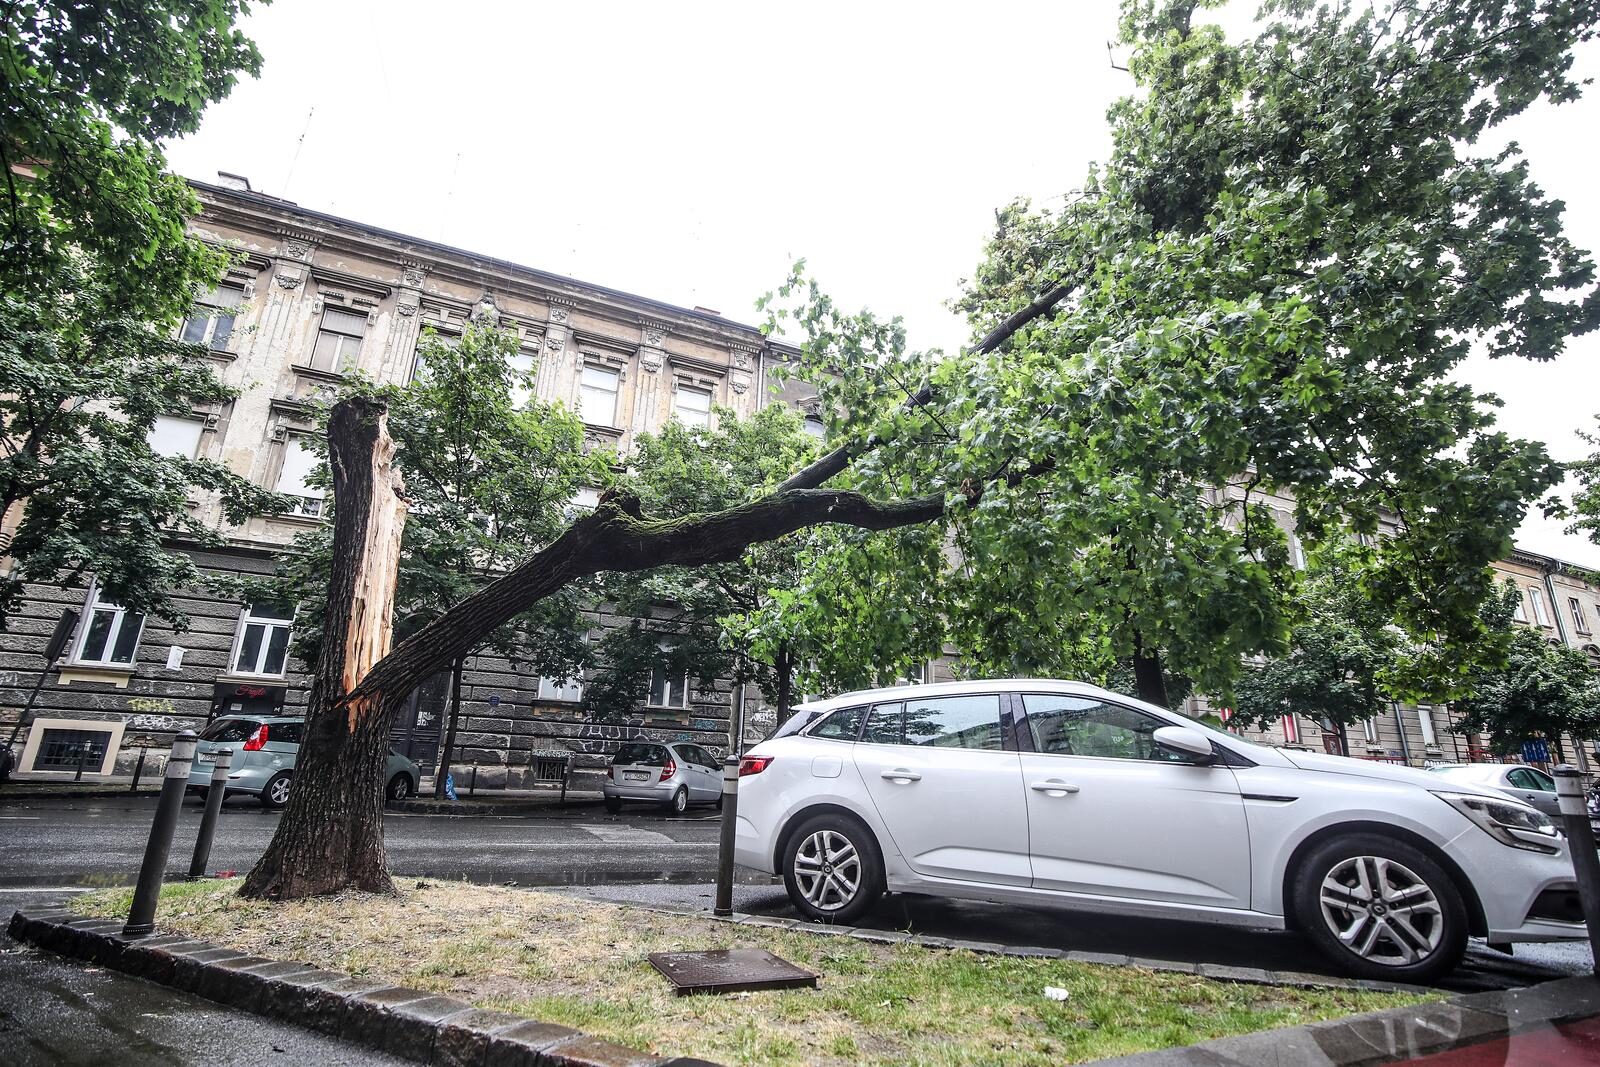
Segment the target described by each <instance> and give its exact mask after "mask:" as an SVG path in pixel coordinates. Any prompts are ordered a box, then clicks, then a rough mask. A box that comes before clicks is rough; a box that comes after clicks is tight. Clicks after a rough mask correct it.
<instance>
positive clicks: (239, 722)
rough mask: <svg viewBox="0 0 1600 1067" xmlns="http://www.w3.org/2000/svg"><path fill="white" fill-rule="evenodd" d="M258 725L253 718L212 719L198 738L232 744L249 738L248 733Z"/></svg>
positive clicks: (254, 730)
mask: <svg viewBox="0 0 1600 1067" xmlns="http://www.w3.org/2000/svg"><path fill="white" fill-rule="evenodd" d="M260 726H261V724H260V723H259V722H257V721H255V720H254V719H214V720H212V722H211V725H209V726H207V727H206V728H205V729H204V730H201V731H200V740H202V741H220V742H221V743H223V744H225V745H234V744H238V743H240V742H242V741H248V740H250V735H251V734H253V733H255V732H256V730H257V729H258V728H259V727H260Z"/></svg>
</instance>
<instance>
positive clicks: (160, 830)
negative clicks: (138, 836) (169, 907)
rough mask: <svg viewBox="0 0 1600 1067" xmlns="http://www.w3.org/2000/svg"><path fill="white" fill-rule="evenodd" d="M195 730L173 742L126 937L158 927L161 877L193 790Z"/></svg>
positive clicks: (183, 734)
mask: <svg viewBox="0 0 1600 1067" xmlns="http://www.w3.org/2000/svg"><path fill="white" fill-rule="evenodd" d="M195 741H196V738H195V736H194V731H193V730H185V731H183V732H182V733H181V734H179V735H178V736H177V737H175V738H173V741H172V754H171V755H169V756H168V757H167V775H166V779H165V780H164V781H163V782H162V783H161V799H160V800H158V801H157V802H156V817H155V821H153V822H152V823H151V824H150V840H149V841H147V842H146V843H145V846H144V862H143V863H141V864H140V865H139V884H138V885H137V886H135V887H134V890H133V907H131V908H129V909H128V922H127V924H126V925H124V926H123V928H122V935H123V936H124V937H143V936H145V935H146V934H148V933H149V932H150V931H152V930H154V929H155V928H156V901H157V900H158V899H159V898H160V896H161V877H162V875H163V874H165V873H166V870H167V854H168V853H169V852H171V851H172V831H173V830H174V829H176V827H177V825H178V809H179V808H181V807H182V806H183V793H184V790H185V789H187V788H188V787H189V765H190V764H192V763H193V762H194V744H195Z"/></svg>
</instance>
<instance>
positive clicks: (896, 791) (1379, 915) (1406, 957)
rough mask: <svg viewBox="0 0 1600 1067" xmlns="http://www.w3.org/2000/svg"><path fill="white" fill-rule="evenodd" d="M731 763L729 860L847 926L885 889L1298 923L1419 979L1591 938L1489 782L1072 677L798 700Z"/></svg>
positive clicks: (1546, 823)
mask: <svg viewBox="0 0 1600 1067" xmlns="http://www.w3.org/2000/svg"><path fill="white" fill-rule="evenodd" d="M780 733H785V734H786V736H778V737H775V738H773V739H770V740H768V741H765V742H762V743H761V744H759V745H757V746H756V747H755V748H753V749H752V750H751V751H750V752H749V753H748V754H747V755H746V756H745V757H744V759H743V762H742V765H741V767H740V781H739V810H738V820H737V837H736V841H737V846H736V852H735V858H736V860H737V862H738V863H740V864H742V865H744V866H746V867H751V868H754V869H756V870H759V871H765V872H768V873H770V874H777V875H781V876H782V877H783V879H784V882H785V884H786V886H787V887H788V891H789V896H790V898H791V899H792V900H793V902H794V905H795V907H796V908H797V909H798V910H799V911H800V912H801V913H802V914H803V915H805V916H806V917H807V918H809V919H812V920H816V921H825V922H829V921H831V922H841V923H848V922H851V921H853V920H855V919H856V918H857V917H859V916H861V915H862V914H863V913H864V912H866V911H867V910H868V909H869V908H871V907H872V906H873V904H874V903H875V902H876V900H877V899H878V897H879V896H880V895H881V894H882V893H883V892H884V891H885V890H893V891H896V892H910V893H928V894H933V895H940V896H950V897H966V898H972V899H982V900H999V901H1016V902H1021V903H1028V904H1051V903H1054V904H1060V905H1064V906H1068V907H1074V908H1081V909H1087V910H1092V911H1100V912H1108V913H1113V914H1121V915H1147V916H1159V917H1162V918H1168V919H1184V920H1191V921H1198V922H1209V923H1222V924H1229V925H1235V926H1241V927H1254V928H1266V929H1283V928H1290V929H1297V930H1301V931H1303V932H1304V933H1305V934H1306V935H1307V936H1308V937H1309V938H1310V939H1311V940H1312V941H1313V942H1314V943H1315V944H1316V945H1317V946H1318V948H1320V949H1321V950H1322V951H1323V952H1324V953H1326V954H1327V955H1328V956H1329V957H1331V958H1332V959H1333V960H1335V961H1336V962H1337V963H1338V964H1340V965H1341V966H1342V967H1344V968H1345V969H1347V970H1348V971H1351V972H1353V973H1356V974H1359V975H1364V976H1367V977H1372V978H1380V979H1389V980H1393V981H1410V982H1420V981H1428V980H1431V979H1433V978H1435V977H1437V976H1438V975H1440V974H1442V973H1444V972H1445V971H1447V970H1449V969H1450V968H1452V967H1454V966H1455V965H1456V963H1457V962H1458V961H1459V960H1460V958H1461V956H1462V953H1463V952H1464V951H1465V948H1466V943H1467V938H1468V936H1469V935H1471V934H1475V935H1477V936H1480V937H1487V938H1488V939H1489V940H1490V941H1494V942H1514V941H1554V940H1567V939H1580V938H1583V937H1585V936H1586V934H1585V928H1584V925H1583V921H1582V912H1581V910H1580V908H1579V905H1578V898H1577V889H1576V883H1575V881H1574V876H1573V870H1572V862H1571V860H1570V859H1569V857H1568V854H1567V851H1566V843H1565V840H1564V839H1563V838H1562V836H1561V835H1560V834H1559V833H1557V831H1556V828H1555V826H1554V825H1553V824H1552V823H1551V822H1550V820H1549V819H1548V818H1547V817H1546V816H1545V815H1544V814H1543V813H1541V812H1539V811H1538V810H1536V809H1534V808H1532V807H1530V806H1528V805H1526V804H1523V803H1521V802H1520V801H1518V800H1515V799H1513V798H1512V797H1509V796H1507V795H1505V794H1504V793H1501V792H1498V791H1496V790H1494V789H1490V788H1484V787H1479V786H1475V785H1473V784H1471V783H1459V782H1454V781H1448V780H1443V779H1441V778H1440V777H1439V776H1436V775H1432V774H1427V773H1424V772H1422V771H1417V770H1410V769H1407V768H1399V767H1393V766H1389V765H1386V764H1383V763H1377V762H1368V761H1365V760H1355V759H1347V758H1344V757H1340V756H1326V755H1320V754H1313V753H1309V752H1297V751H1289V750H1284V749H1274V748H1264V747H1261V746H1258V745H1253V744H1250V743H1249V742H1247V741H1244V740H1242V739H1240V738H1237V737H1234V736H1233V735H1231V734H1227V733H1222V732H1220V731H1216V730H1212V729H1209V728H1207V727H1205V726H1202V725H1200V724H1198V723H1195V722H1194V721H1192V720H1190V719H1187V718H1185V717H1183V716H1182V715H1178V714H1175V713H1173V712H1170V711H1166V710H1164V709H1161V708H1157V707H1154V706H1151V705H1149V704H1145V703H1142V702H1140V701H1138V700H1135V699H1133V698H1131V697H1125V696H1120V695H1118V694H1115V693H1111V692H1108V691H1106V690H1104V689H1100V688H1098V687H1095V686H1091V685H1084V684H1080V683H1075V682H1061V681H1045V680H1007V681H993V682H957V683H950V684H943V685H920V686H907V687H902V688H897V689H883V690H875V691H867V692H860V693H848V694H845V695H844V696H840V697H835V698H832V699H830V700H826V701H820V702H817V703H815V704H809V705H805V706H802V707H801V708H800V709H798V712H797V714H796V716H795V717H794V718H793V719H791V720H790V723H789V724H786V726H785V730H784V731H780Z"/></svg>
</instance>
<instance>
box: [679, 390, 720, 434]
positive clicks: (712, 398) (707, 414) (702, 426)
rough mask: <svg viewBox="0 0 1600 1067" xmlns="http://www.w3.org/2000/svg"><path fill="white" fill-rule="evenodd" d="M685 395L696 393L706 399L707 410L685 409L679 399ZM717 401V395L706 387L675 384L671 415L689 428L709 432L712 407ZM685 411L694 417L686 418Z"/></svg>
mask: <svg viewBox="0 0 1600 1067" xmlns="http://www.w3.org/2000/svg"><path fill="white" fill-rule="evenodd" d="M685 393H694V394H695V395H696V396H703V397H705V398H706V406H705V410H704V411H702V410H700V409H699V408H685V407H684V406H683V405H682V404H680V403H679V399H680V398H681V397H682V396H683V395H684V394H685ZM716 400H717V396H716V393H715V392H714V391H713V390H710V389H707V388H705V387H704V386H699V385H688V384H686V383H684V382H674V383H673V386H672V410H671V412H670V413H669V414H670V416H671V417H672V418H674V419H677V420H678V421H679V422H681V423H683V425H685V426H687V427H690V428H692V429H696V430H709V429H711V406H712V405H713V404H715V403H716ZM685 411H687V412H688V413H689V414H691V415H693V416H694V417H693V418H684V417H683V414H684V412H685ZM701 420H704V421H701Z"/></svg>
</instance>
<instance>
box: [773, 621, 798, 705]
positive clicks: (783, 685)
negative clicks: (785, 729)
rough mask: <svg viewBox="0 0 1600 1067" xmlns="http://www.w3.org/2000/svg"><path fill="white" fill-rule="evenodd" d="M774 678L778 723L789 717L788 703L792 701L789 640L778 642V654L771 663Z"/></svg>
mask: <svg viewBox="0 0 1600 1067" xmlns="http://www.w3.org/2000/svg"><path fill="white" fill-rule="evenodd" d="M772 673H773V676H774V678H775V682H774V684H773V688H774V689H775V690H776V691H777V692H776V693H775V694H774V695H775V696H777V698H778V723H777V724H778V725H779V726H782V725H783V723H784V720H786V719H787V718H788V717H789V705H790V704H792V703H794V657H793V656H792V655H790V653H789V642H787V641H781V642H779V643H778V656H777V660H776V662H774V663H773V665H772Z"/></svg>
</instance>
